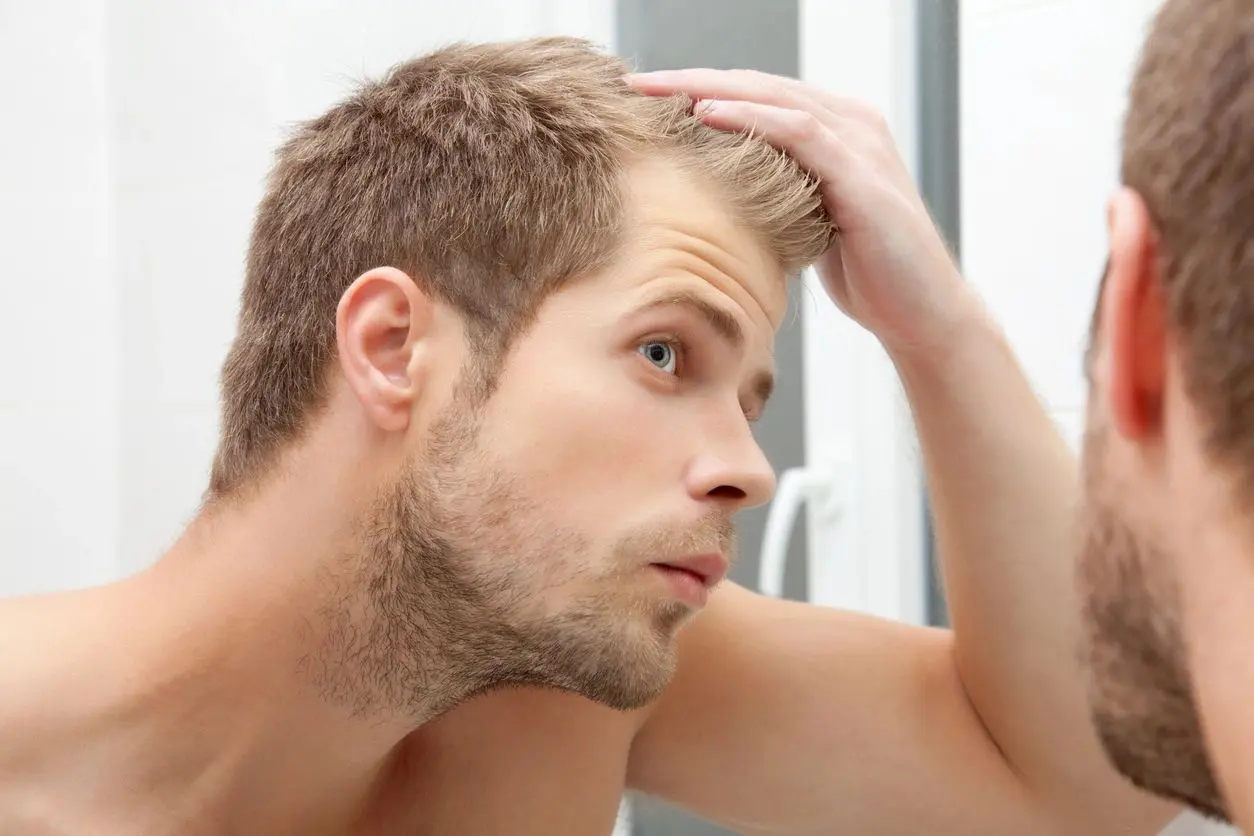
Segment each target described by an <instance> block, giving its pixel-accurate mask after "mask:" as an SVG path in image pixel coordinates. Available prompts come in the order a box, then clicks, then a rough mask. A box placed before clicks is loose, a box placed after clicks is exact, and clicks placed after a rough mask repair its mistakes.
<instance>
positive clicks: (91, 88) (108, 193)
mask: <svg viewBox="0 0 1254 836" xmlns="http://www.w3.org/2000/svg"><path fill="white" fill-rule="evenodd" d="M1156 5H1157V2H1156V0H1102V1H1101V2H1100V3H1098V2H1093V0H1053V1H1052V2H1050V0H875V2H866V0H460V2H456V3H449V2H435V0H357V2H351V3H350V2H347V0H301V2H296V0H250V1H249V2H244V0H219V2H216V3H212V4H211V3H193V2H188V0H44V2H35V1H34V0H0V101H3V102H4V108H3V112H4V113H5V117H6V118H5V129H4V130H3V131H2V132H0V248H2V249H3V254H4V262H5V263H6V264H7V265H8V267H7V268H6V274H5V277H4V280H3V281H4V304H3V308H2V310H3V311H4V312H5V314H6V315H5V317H4V321H3V327H2V328H0V356H3V358H4V362H3V363H0V595H10V594H21V593H30V592H40V591H49V590H55V589H64V588H70V587H75V586H86V585H89V584H96V583H100V582H104V581H107V580H110V579H113V578H116V577H119V576H120V575H123V574H126V573H129V572H132V571H134V570H136V569H138V568H140V567H142V566H144V565H146V564H147V563H148V562H150V561H151V560H153V559H154V558H155V557H157V556H158V555H159V554H160V553H161V551H162V549H163V548H164V547H165V546H166V545H168V544H169V543H170V542H171V541H172V540H173V539H174V537H175V536H176V535H177V534H178V533H179V531H180V530H181V528H182V527H183V525H184V524H185V523H186V522H187V521H188V519H189V517H190V515H191V514H192V513H193V512H194V511H195V509H196V505H197V502H198V501H199V498H200V495H201V492H202V490H203V489H204V486H205V481H206V477H207V473H208V466H209V462H210V457H211V455H212V452H213V449H214V446H215V441H216V434H217V419H218V416H217V374H218V369H219V365H220V363H221V361H222V359H223V356H224V354H225V351H226V348H227V345H228V343H229V341H230V339H231V337H232V335H233V330H234V322H235V313H236V308H237V303H238V295H239V290H240V284H241V280H242V272H243V269H242V268H243V256H244V252H245V247H246V244H247V236H248V230H249V225H250V223H251V219H252V214H253V211H254V207H255V205H256V203H257V201H258V199H259V198H260V196H261V192H262V188H263V183H264V176H265V173H266V171H267V169H268V167H269V165H270V161H271V154H272V152H273V149H274V148H275V146H276V145H277V144H278V142H279V141H280V139H281V138H282V137H283V135H284V132H285V131H286V130H287V129H288V128H289V127H290V126H291V125H292V124H293V123H294V122H296V121H299V120H302V119H306V118H309V117H312V116H314V115H316V114H318V113H320V112H321V111H322V110H324V109H325V108H326V107H327V106H328V105H330V104H331V103H332V102H333V101H335V100H337V99H339V98H340V97H341V96H342V95H343V94H344V93H345V92H346V91H347V89H348V88H349V86H350V85H351V84H352V83H353V82H355V81H357V80H359V79H361V78H363V77H366V76H373V75H376V74H379V73H381V72H383V71H384V70H385V69H387V68H388V67H389V66H390V65H392V64H393V63H395V62H397V61H400V60H403V59H406V58H409V57H412V56H414V55H416V54H419V53H422V52H426V51H428V50H430V49H432V48H434V47H436V46H439V45H441V44H444V43H447V42H449V41H453V40H463V39H465V40H498V39H510V38H517V37H524V36H530V35H537V34H568V35H579V36H583V37H587V38H590V39H591V40H593V41H596V42H598V43H600V44H603V45H604V46H606V47H607V48H609V49H611V50H613V51H615V52H617V53H619V54H620V55H623V56H624V57H626V58H628V59H630V60H631V61H632V62H633V63H635V64H636V66H637V67H639V68H640V69H658V68H665V67H677V66H690V65H703V66H712V67H724V68H734V67H740V68H746V67H750V68H756V69H760V70H765V71H768V72H773V73H780V74H785V75H789V76H797V77H801V78H804V79H806V80H808V81H811V82H813V83H816V84H818V85H820V86H824V87H827V88H830V89H832V90H836V91H840V92H843V93H849V94H854V95H859V96H862V97H864V98H867V99H869V100H871V101H873V102H874V103H875V104H877V105H878V106H879V107H880V108H881V109H883V111H884V112H885V114H886V115H887V116H888V118H889V121H890V124H891V125H892V127H893V130H894V133H895V134H896V136H897V139H898V142H899V144H900V145H901V147H902V150H903V152H904V153H905V155H906V157H907V159H908V161H909V162H910V164H911V166H912V168H913V170H914V172H915V175H916V177H917V179H918V181H919V183H920V186H921V188H922V190H923V192H924V195H925V197H926V198H927V200H928V202H929V204H930V205H931V207H932V209H933V212H934V214H935V216H936V218H937V221H938V223H939V224H940V225H941V227H942V228H943V230H944V231H945V233H946V235H947V236H948V237H949V239H950V241H951V244H952V245H953V247H954V249H955V251H956V252H957V253H958V254H959V257H960V260H961V262H962V265H963V268H964V272H965V274H966V276H967V278H968V280H969V281H971V282H973V283H974V284H975V285H977V287H978V288H979V290H980V292H981V293H982V295H983V296H984V297H985V298H986V299H987V300H988V302H989V304H990V306H991V307H992V309H993V311H994V313H995V314H996V315H997V316H998V318H999V319H1000V320H1001V321H1002V322H1003V323H1004V324H1005V326H1006V328H1007V331H1008V333H1009V335H1010V338H1011V340H1012V342H1013V343H1014V346H1015V348H1016V350H1017V351H1018V352H1019V356H1020V358H1021V359H1022V360H1023V362H1024V363H1025V365H1026V367H1027V370H1028V372H1029V374H1030V376H1031V378H1032V380H1033V382H1034V384H1035V385H1036V387H1037V390H1038V392H1039V393H1040V395H1041V397H1042V398H1043V399H1044V400H1045V402H1046V403H1047V404H1048V406H1049V408H1050V409H1051V411H1052V412H1053V414H1054V415H1055V416H1056V418H1057V420H1058V422H1059V424H1060V426H1061V427H1062V428H1063V430H1064V431H1065V432H1066V433H1067V435H1068V437H1070V438H1072V439H1073V440H1075V439H1078V432H1079V428H1080V416H1081V415H1082V414H1083V413H1082V410H1083V400H1084V385H1083V378H1082V376H1081V366H1080V357H1081V349H1082V346H1083V341H1084V335H1085V333H1086V329H1087V323H1088V317H1089V313H1090V311H1091V307H1092V303H1093V300H1094V297H1095V293H1096V287H1097V280H1098V277H1099V272H1100V270H1101V266H1102V263H1103V260H1104V227H1103V213H1104V208H1105V207H1104V201H1105V199H1106V197H1107V195H1108V194H1109V192H1110V190H1111V189H1112V188H1113V186H1114V184H1115V175H1116V165H1117V139H1118V125H1119V117H1120V114H1121V112H1122V108H1123V101H1124V92H1125V88H1126V84H1127V81H1128V78H1129V75H1130V70H1131V66H1132V61H1133V59H1134V57H1135V51H1136V48H1137V45H1138V44H1139V42H1140V40H1141V36H1142V32H1143V29H1144V26H1145V23H1146V22H1147V21H1148V19H1149V16H1150V15H1151V14H1152V12H1153V10H1154V8H1155V7H1156ZM795 291H796V292H795V294H794V299H793V304H794V307H795V312H796V314H797V315H796V316H795V317H790V318H788V322H789V325H788V326H786V327H785V329H784V331H783V333H782V334H781V335H780V339H779V344H778V348H777V355H778V361H779V365H780V384H779V390H778V394H777V396H776V398H775V399H774V401H773V403H772V406H771V409H770V410H769V411H768V412H767V415H766V417H765V418H764V420H763V421H762V422H761V423H760V425H759V438H760V440H761V442H762V444H763V447H764V448H765V450H766V451H767V453H768V455H769V456H770V457H771V459H772V461H773V462H774V464H775V466H776V468H777V470H779V471H780V472H781V473H788V472H790V471H793V472H797V473H799V474H805V473H808V472H812V471H813V469H814V468H816V467H821V468H826V469H827V471H826V472H830V473H831V474H833V478H832V479H831V480H829V481H828V482H827V483H826V484H824V485H820V488H821V489H822V490H821V491H820V493H821V492H822V491H829V492H831V495H832V496H835V497H837V498H838V499H839V502H838V503H836V504H835V505H831V504H823V503H808V504H805V505H804V507H803V509H802V511H801V513H800V516H799V517H798V523H797V525H796V526H795V531H792V532H790V533H791V536H785V537H782V538H775V541H774V542H773V544H772V545H771V548H772V549H774V550H775V554H776V555H777V556H782V557H783V558H785V559H784V561H783V567H784V568H783V571H782V574H781V575H779V576H778V577H776V578H775V581H776V582H778V583H779V585H780V589H781V590H782V593H783V594H784V595H786V596H788V597H793V598H807V599H811V600H815V601H819V602H822V603H827V604H835V605H839V606H845V607H849V608H853V609H859V610H864V611H868V612H874V613H877V614H880V615H885V616H889V617H892V618H898V619H902V620H906V621H912V622H917V623H918V622H931V623H938V624H943V623H944V621H945V611H944V606H943V603H942V601H941V599H940V596H939V590H938V589H937V588H936V585H935V582H934V576H933V572H932V569H931V554H930V551H929V546H928V543H929V539H930V538H929V536H928V531H927V524H926V491H925V486H924V485H923V482H922V478H921V474H920V471H919V462H918V459H917V455H916V445H915V442H914V438H913V434H912V430H911V427H910V418H909V414H908V412H907V411H906V409H905V406H904V401H903V399H902V396H901V393H900V391H899V389H898V386H897V382H896V379H895V377H894V375H893V373H892V369H891V367H890V366H889V365H888V364H887V362H886V359H885V358H884V357H883V356H882V353H881V352H880V350H879V348H878V346H877V345H875V344H874V342H873V341H872V340H870V339H869V338H868V337H867V336H866V335H864V334H862V333H860V332H858V331H857V329H856V328H854V327H852V326H850V325H849V324H848V323H847V322H845V321H843V320H842V319H841V318H840V316H839V314H837V313H836V312H835V310H834V308H832V307H831V306H830V305H829V304H827V303H826V301H825V299H824V296H823V295H822V291H821V290H820V289H819V288H818V287H817V285H815V284H814V282H813V279H812V278H809V279H807V282H806V283H804V284H797V285H796V286H795ZM805 468H809V469H810V470H809V471H807V470H804V469H805ZM794 469H802V470H794ZM799 498H800V499H804V498H805V494H802V495H801V496H800V497H799ZM769 513H770V509H760V510H758V511H755V512H752V513H748V514H745V515H744V517H743V519H742V520H741V523H740V524H741V541H742V543H743V549H742V560H741V562H740V564H739V566H738V567H737V569H736V573H735V576H736V579H737V580H739V581H740V582H742V583H745V584H747V585H750V586H756V585H758V583H759V581H760V580H761V579H760V577H759V560H758V558H759V548H758V544H759V543H761V542H762V538H763V533H764V525H765V522H766V519H767V515H768V514H769ZM785 533H786V534H787V533H789V532H785ZM833 675H849V676H857V675H858V671H856V670H851V671H847V672H835V673H834V674H833ZM1048 719H1049V718H1041V721H1042V722H1048ZM905 791H908V790H907V789H906V788H904V787H903V792H905ZM619 831H620V833H621V834H624V836H626V834H631V836H708V834H721V833H725V832H726V831H723V830H720V829H717V828H714V827H711V826H708V825H705V824H703V823H701V822H698V821H696V820H695V819H692V818H691V817H688V816H685V815H683V814H681V813H679V812H677V811H674V810H671V809H668V808H666V807H665V806H663V805H659V804H656V803H653V802H648V801H644V800H639V799H632V800H630V804H628V805H627V806H626V807H625V815H624V818H623V821H622V823H621V825H620V828H619ZM1170 832H1171V833H1172V834H1174V835H1175V836H1183V835H1184V834H1202V833H1207V834H1210V833H1221V832H1225V831H1222V830H1220V829H1218V828H1208V827H1207V826H1205V825H1203V824H1201V823H1200V822H1199V821H1197V820H1193V819H1191V818H1186V819H1182V820H1181V821H1180V822H1179V823H1178V824H1177V825H1175V826H1173V828H1172V829H1171V831H1170Z"/></svg>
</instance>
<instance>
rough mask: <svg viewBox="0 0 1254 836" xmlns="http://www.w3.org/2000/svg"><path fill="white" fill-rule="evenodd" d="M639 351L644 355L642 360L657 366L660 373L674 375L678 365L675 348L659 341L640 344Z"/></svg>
mask: <svg viewBox="0 0 1254 836" xmlns="http://www.w3.org/2000/svg"><path fill="white" fill-rule="evenodd" d="M639 350H640V353H641V354H642V355H644V359H646V360H648V361H649V362H650V363H652V364H653V365H654V366H657V368H658V369H660V370H661V371H664V372H666V373H667V374H674V373H675V367H676V366H677V365H678V363H679V356H678V354H677V353H676V352H675V346H673V345H671V344H670V343H668V342H662V341H661V340H650V341H649V342H647V343H643V344H641V346H640V349H639Z"/></svg>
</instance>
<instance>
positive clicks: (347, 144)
mask: <svg viewBox="0 0 1254 836" xmlns="http://www.w3.org/2000/svg"><path fill="white" fill-rule="evenodd" d="M628 69H629V68H628V67H627V66H626V65H625V64H624V63H623V62H621V61H620V60H618V59H616V58H614V57H613V56H610V55H606V54H604V53H602V52H600V51H598V50H597V49H595V48H594V47H593V46H592V45H591V44H589V43H587V42H585V41H582V40H578V39H574V38H539V39H532V40H527V41H516V42H508V43H493V44H477V45H467V44H457V45H453V46H449V47H446V48H443V49H440V50H438V51H435V52H433V53H430V54H428V55H425V56H422V57H420V58H417V59H415V60H412V61H408V62H406V63H403V64H400V65H399V66H396V67H394V68H393V69H392V70H391V71H390V72H389V73H388V74H387V75H386V76H385V77H384V78H382V79H381V80H379V81H375V82H371V83H367V84H365V85H363V86H362V87H361V88H360V89H358V90H357V91H356V92H355V93H353V94H352V95H351V96H349V97H348V98H347V99H346V100H344V101H342V102H341V103H339V104H337V105H336V106H335V107H333V108H331V110H329V111H328V112H327V113H325V114H324V115H322V116H320V117H318V118H317V119H314V120H312V121H311V122H308V123H307V124H304V125H302V126H300V127H299V129H298V130H296V131H295V133H294V134H293V135H292V136H291V137H290V139H288V141H287V142H286V143H285V144H284V145H283V146H282V147H281V148H280V149H279V151H278V155H277V163H276V165H275V167H274V170H273V172H272V173H271V176H270V179H269V183H268V188H267V191H266V194H265V197H264V198H263V200H262V201H261V204H260V207H259V209H258V213H257V217H256V222H255V225H254V227H253V233H252V240H251V244H250V247H249V252H248V261H247V272H246V276H245V282H244V290H243V298H242V304H241V310H240V314H239V322H238V333H237V336H236V338H235V341H234V343H233V345H232V347H231V350H230V352H229V354H228V357H227V360H226V363H225V366H224V369H223V372H222V424H221V440H220V444H219V448H218V452H217V455H216V457H215V460H214V464H213V470H212V475H211V478H210V495H211V496H222V495H225V494H228V493H231V492H232V491H234V490H236V489H237V488H238V487H239V486H240V485H242V484H244V483H246V482H248V481H250V480H252V479H255V478H256V477H258V476H259V475H260V474H261V473H263V472H264V471H265V470H266V469H267V468H269V467H270V466H271V465H272V464H273V461H274V459H275V458H276V457H277V455H278V454H279V452H280V451H281V450H282V449H283V447H284V446H285V445H287V444H289V443H291V442H292V441H293V440H294V439H296V438H297V437H298V436H299V435H300V434H301V432H302V431H303V429H304V428H305V427H306V425H307V424H308V422H309V420H310V416H311V415H312V413H313V412H314V411H315V410H316V409H317V408H318V407H319V406H320V405H321V403H322V402H323V401H324V399H325V396H326V389H327V380H328V374H327V372H328V368H329V367H330V365H331V362H332V361H333V359H334V353H335V339H336V337H335V310H336V307H337V305H338V302H339V299H340V297H341V296H342V295H343V293H344V291H345V290H346V289H347V287H348V286H349V284H351V282H352V281H353V280H354V279H355V278H356V277H357V276H359V275H361V274H362V273H363V272H365V271H367V270H369V269H370V268H373V267H378V266H383V265H388V266H393V267H397V268H399V269H403V270H405V271H406V272H407V273H409V275H411V276H412V277H413V278H414V280H415V281H416V282H418V283H419V284H420V285H421V286H422V287H423V289H424V290H425V291H426V292H428V293H431V294H433V295H434V296H435V297H437V298H439V299H441V300H442V301H444V302H446V303H448V304H450V305H452V306H454V307H455V308H457V309H458V310H459V311H460V312H461V313H462V314H463V315H464V316H465V317H466V320H467V323H468V325H469V326H470V330H471V333H472V337H473V338H474V342H475V344H476V351H480V352H489V351H492V350H495V351H497V353H498V354H499V353H500V352H502V351H503V350H504V348H505V347H506V346H508V345H509V343H510V341H511V340H512V339H513V338H514V337H515V336H516V335H517V334H519V333H520V332H522V331H523V330H524V329H525V328H526V327H527V325H528V324H529V323H530V322H531V321H532V319H533V318H534V315H535V312H536V310H537V308H538V307H539V305H540V303H541V302H542V301H543V300H544V299H545V297H546V296H547V295H548V294H550V293H552V292H553V291H554V290H555V289H557V288H558V287H560V286H562V285H563V284H565V283H567V282H570V281H571V280H574V279H577V278H579V277H581V276H586V275H589V274H590V273H592V272H594V271H595V270H597V269H598V268H600V267H602V266H604V265H605V264H606V263H607V262H608V260H609V259H610V258H611V257H612V256H613V255H614V254H615V252H616V250H617V249H618V248H619V247H620V246H621V244H622V241H623V232H624V230H623V227H624V212H625V207H624V201H625V194H624V187H623V172H624V169H625V167H626V166H627V165H628V164H629V162H630V161H631V160H633V159H638V158H641V157H648V156H662V155H664V156H666V157H667V158H669V159H670V160H672V161H673V162H674V163H675V164H677V165H679V166H681V167H683V168H685V169H686V170H689V171H691V172H692V173H694V175H696V177H697V179H698V180H699V181H700V182H709V183H712V184H714V185H715V186H716V187H718V188H720V189H721V194H720V195H719V197H720V198H722V199H724V200H726V201H727V205H728V207H729V210H730V212H731V213H732V214H733V216H734V217H735V218H736V219H737V220H738V221H739V222H740V223H741V224H742V225H743V226H744V227H745V228H746V229H747V230H748V231H750V232H751V233H752V234H755V235H756V236H757V238H758V240H759V242H760V243H761V244H762V246H764V247H765V248H766V249H767V251H768V252H769V253H771V254H772V255H773V257H774V258H775V259H776V260H777V261H778V263H779V264H780V266H781V267H782V268H783V269H784V270H785V271H788V272H793V271H796V270H798V269H800V268H801V267H803V266H805V265H806V264H808V263H810V262H811V261H813V260H814V259H816V258H817V257H818V256H819V254H820V253H821V252H822V251H823V250H824V249H825V248H826V245H827V243H828V240H829V237H830V234H831V225H830V224H829V223H828V221H827V220H826V218H825V217H824V216H823V214H822V208H821V203H820V199H819V197H818V194H817V184H816V183H815V182H814V181H813V180H812V179H811V178H810V177H808V176H807V175H806V174H805V173H804V172H803V171H801V170H800V169H799V168H798V167H797V165H796V164H794V163H793V162H792V161H791V160H790V159H789V158H788V157H786V156H785V155H783V154H781V153H780V152H778V151H776V150H775V149H773V148H771V147H770V146H768V145H766V144H765V143H764V142H762V141H760V140H757V139H752V138H749V137H747V136H743V135H737V134H730V133H726V132H721V131H717V130H713V129H711V128H708V127H706V126H705V125H703V124H701V123H700V121H699V120H698V119H696V118H694V117H693V116H692V115H691V106H690V103H689V102H687V101H686V100H682V99H677V98H658V97H648V96H644V95H641V94H639V93H637V92H635V91H634V90H632V89H631V88H630V87H628V86H627V84H626V83H625V82H624V80H623V76H624V74H625V73H626V72H627V71H628Z"/></svg>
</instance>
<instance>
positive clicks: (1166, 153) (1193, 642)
mask: <svg viewBox="0 0 1254 836" xmlns="http://www.w3.org/2000/svg"><path fill="white" fill-rule="evenodd" d="M1122 179H1123V183H1124V188H1123V189H1121V191H1120V192H1119V193H1118V194H1117V195H1116V196H1115V198H1114V199H1113V200H1112V202H1111V206H1110V213H1109V228H1110V260H1109V263H1108V265H1107V270H1106V275H1105V278H1104V279H1103V282H1102V290H1101V293H1100V299H1099V301H1098V307H1097V310H1096V312H1095V314H1094V326H1093V331H1094V333H1093V346H1092V348H1091V350H1090V357H1089V361H1088V362H1089V376H1090V387H1091V388H1090V397H1089V420H1088V427H1087V432H1086V437H1085V448H1084V471H1085V487H1086V493H1087V501H1086V506H1087V507H1086V509H1085V523H1084V526H1083V531H1084V545H1083V549H1082V552H1081V558H1080V564H1079V574H1078V576H1079V584H1080V592H1081V595H1082V598H1083V604H1084V616H1085V628H1086V643H1085V646H1086V655H1087V659H1088V662H1089V665H1090V669H1091V670H1090V673H1091V688H1092V698H1093V706H1094V711H1095V718H1096V722H1097V725H1098V729H1099V731H1100V733H1101V735H1102V738H1103V741H1104V743H1105V746H1106V749H1107V752H1108V753H1109V754H1110V756H1111V758H1112V760H1113V762H1114V763H1115V764H1116V766H1117V767H1118V768H1119V769H1120V770H1121V771H1123V772H1124V773H1125V774H1126V775H1127V776H1128V777H1129V778H1131V779H1132V780H1133V781H1134V782H1135V783H1137V784H1139V785H1141V786H1143V787H1145V788H1147V789H1149V790H1151V791H1154V792H1157V793H1159V794H1162V795H1166V796H1169V797H1172V798H1175V799H1178V800H1182V801H1184V802H1186V803H1188V804H1190V805H1191V806H1193V807H1195V808H1196V809H1198V810H1201V811H1203V812H1205V813H1208V814H1210V815H1212V816H1215V817H1218V818H1226V817H1227V815H1228V813H1227V811H1226V806H1225V803H1224V800H1223V798H1222V795H1221V792H1220V787H1219V784H1218V782H1217V780H1216V777H1215V774H1214V770H1213V769H1212V766H1211V763H1212V760H1213V758H1214V754H1215V748H1214V747H1215V743H1216V742H1215V741H1214V740H1211V741H1209V746H1208V745H1204V743H1203V736H1202V725H1201V723H1200V722H1199V716H1198V715H1199V711H1198V708H1197V705H1198V704H1199V703H1205V702H1206V700H1207V698H1208V695H1207V693H1206V690H1205V688H1201V687H1200V686H1199V685H1198V683H1199V682H1200V681H1201V680H1203V679H1208V680H1209V681H1213V680H1214V678H1213V677H1211V676H1199V674H1200V673H1201V672H1202V671H1203V670H1204V671H1205V672H1206V674H1213V673H1214V672H1215V671H1216V670H1217V669H1219V668H1222V667H1223V666H1222V665H1217V664H1216V658H1217V657H1216V656H1215V655H1214V654H1215V653H1216V652H1217V651H1216V650H1215V648H1217V647H1218V646H1219V645H1221V644H1226V643H1227V642H1226V640H1227V639H1229V638H1231V637H1230V636H1224V635H1223V634H1224V632H1225V631H1224V630H1222V629H1218V625H1219V622H1218V621H1217V620H1216V619H1219V618H1224V617H1227V616H1226V615H1223V613H1222V610H1223V608H1222V607H1219V606H1217V604H1219V598H1218V597H1217V596H1219V595H1221V594H1223V590H1225V589H1227V590H1229V591H1233V590H1236V589H1237V588H1239V585H1240V584H1242V583H1249V582H1250V579H1251V576H1250V575H1249V572H1250V569H1251V566H1250V564H1249V560H1250V559H1251V558H1252V557H1254V552H1252V551H1251V546H1252V545H1254V541H1251V540H1250V535H1251V534H1252V533H1254V532H1252V531H1251V529H1250V528H1249V527H1248V525H1249V523H1248V519H1249V512H1250V510H1251V506H1250V504H1249V502H1250V500H1251V499H1252V498H1254V492H1252V491H1251V488H1252V487H1254V9H1252V8H1251V6H1250V4H1249V3H1248V2H1246V0H1168V2H1166V3H1165V4H1164V5H1163V6H1162V8H1161V10H1160V11H1159V13H1158V16H1157V19H1156V20H1155V22H1154V25H1153V27H1152V29H1151V31H1150V33H1149V35H1148V39H1147V41H1146V43H1145V47H1144V52H1143V54H1142V57H1141V61H1140V64H1139V67H1138V69H1137V72H1136V76H1135V79H1134V81H1133V83H1132V87H1131V92H1130V100H1129V106H1128V112H1127V116H1126V121H1125V126H1124V137H1123V165H1122ZM1234 546H1236V548H1233V547H1234ZM1228 673H1229V674H1230V673H1231V671H1228ZM1212 694H1213V692H1212Z"/></svg>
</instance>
